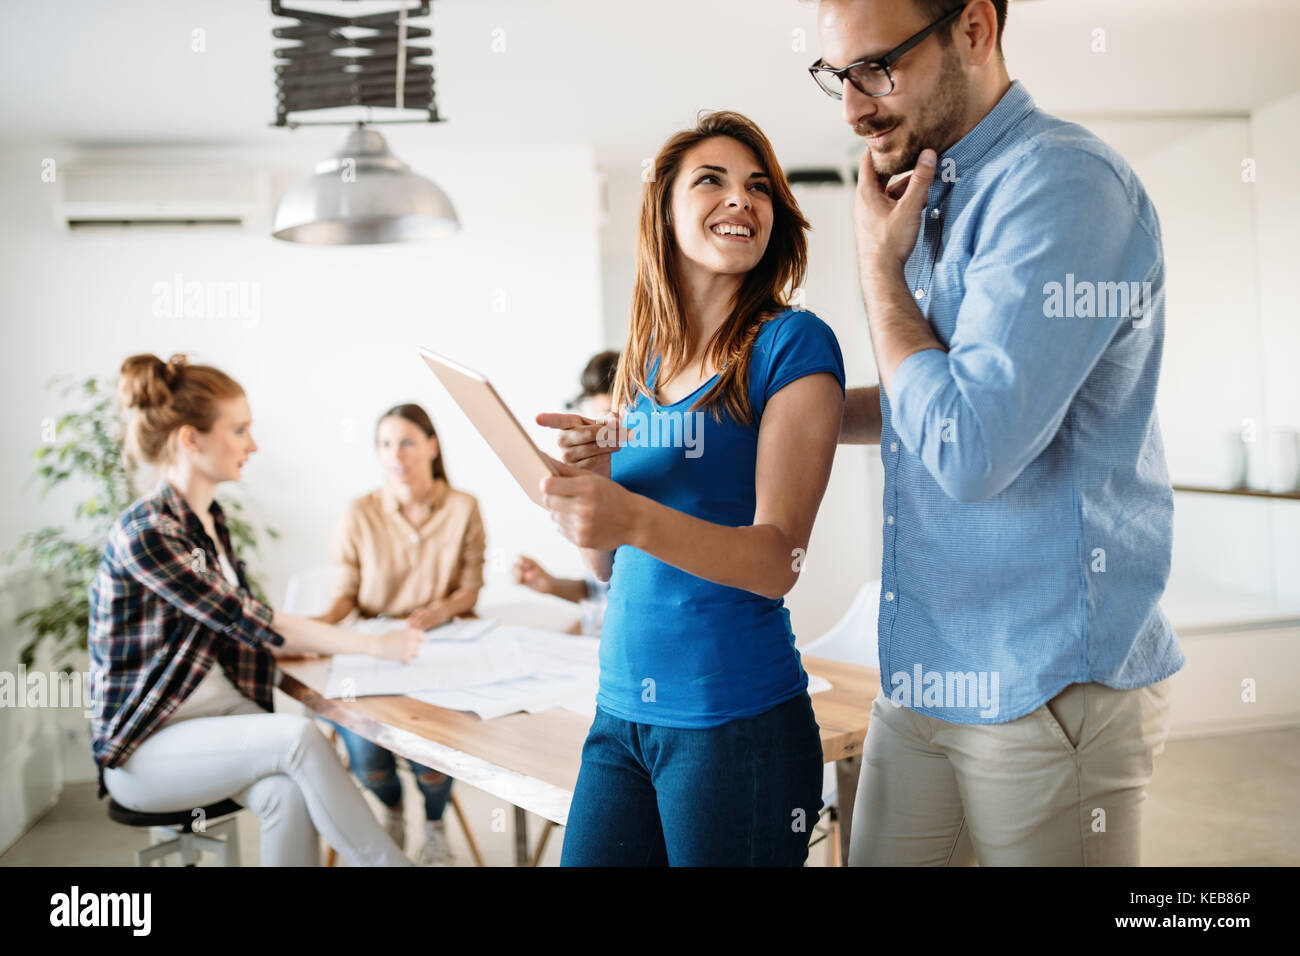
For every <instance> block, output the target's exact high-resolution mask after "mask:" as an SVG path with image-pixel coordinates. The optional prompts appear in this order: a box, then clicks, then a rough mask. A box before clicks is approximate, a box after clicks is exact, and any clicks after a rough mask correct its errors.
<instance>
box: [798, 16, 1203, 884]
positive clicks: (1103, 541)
mask: <svg viewBox="0 0 1300 956" xmlns="http://www.w3.org/2000/svg"><path fill="white" fill-rule="evenodd" d="M1006 7H1007V4H1006V0H972V2H969V3H966V4H954V3H953V0H821V2H820V4H819V6H818V29H819V33H820V37H821V46H822V58H821V59H819V60H818V61H817V62H816V63H814V64H813V66H812V68H811V72H812V76H813V79H815V80H816V82H817V84H818V86H819V87H820V88H821V90H822V91H823V92H824V93H827V94H829V95H830V96H831V97H833V98H835V99H838V100H840V101H841V102H842V104H843V119H844V120H845V121H846V122H847V123H849V125H850V126H852V127H853V130H854V132H855V133H857V134H858V135H860V136H862V137H864V138H865V139H866V146H867V149H866V152H865V154H864V156H863V160H862V165H861V168H860V170H859V176H858V186H857V190H856V197H855V201H854V228H855V233H856V236H857V246H858V257H859V271H860V277H861V286H862V295H863V300H864V302H865V305H866V310H867V315H868V322H869V326H870V333H871V342H872V346H873V351H874V353H875V359H876V365H877V369H878V371H879V375H880V386H879V387H878V388H862V389H852V390H850V391H849V394H848V402H847V404H846V407H845V413H844V423H843V427H842V433H841V441H844V442H849V443H873V444H874V443H877V442H878V443H880V446H881V449H880V450H881V458H882V461H883V463H884V470H885V488H884V515H885V518H884V557H883V566H882V570H881V577H882V583H881V594H880V618H879V621H880V623H879V646H880V667H881V687H882V690H881V694H880V696H879V697H877V699H876V701H875V703H874V704H873V706H872V711H871V724H870V730H869V731H868V734H867V741H866V747H865V754H864V760H863V765H862V779H861V782H860V784H859V788H858V791H857V802H856V806H855V809H854V814H853V824H852V849H851V852H850V863H851V864H856V865H875V864H931V865H952V864H960V863H968V862H970V858H971V855H972V851H973V855H974V857H976V858H977V859H978V862H979V863H980V864H982V865H986V866H987V865H1001V864H1012V865H1024V864H1028V865H1124V864H1130V865H1132V864H1136V863H1137V862H1138V849H1139V824H1140V807H1141V803H1142V801H1143V799H1144V797H1145V791H1146V786H1147V782H1148V780H1149V779H1150V776H1151V771H1152V760H1153V757H1154V756H1155V754H1157V753H1159V752H1160V751H1161V750H1162V749H1163V747H1164V742H1165V739H1166V737H1167V735H1168V726H1169V678H1170V675H1172V674H1173V673H1174V672H1176V671H1177V670H1178V669H1179V668H1181V667H1182V665H1183V663H1184V657H1183V654H1182V651H1181V649H1180V648H1179V645H1178V639H1177V636H1176V635H1175V634H1174V632H1173V629H1172V628H1171V627H1170V625H1169V622H1168V620H1167V619H1166V618H1165V617H1164V615H1163V614H1162V613H1161V611H1160V609H1159V607H1158V601H1159V599H1160V596H1161V594H1162V592H1163V590H1164V587H1165V583H1166V581H1167V579H1168V574H1169V565H1170V552H1171V540H1172V515H1173V494H1172V490H1171V488H1170V485H1169V478H1168V474H1167V471H1166V468H1165V458H1164V450H1163V446H1162V444H1161V440H1160V432H1159V427H1158V424H1157V421H1156V413H1155V394H1156V382H1157V378H1158V376H1159V371H1160V356H1161V349H1162V344H1163V338H1164V260H1163V253H1162V249H1161V240H1160V226H1159V222H1158V220H1157V218H1156V213H1155V210H1154V208H1153V207H1152V205H1151V202H1150V200H1149V199H1148V197H1147V195H1146V192H1145V191H1144V190H1143V188H1142V185H1141V183H1140V182H1138V179H1137V177H1136V176H1135V175H1134V173H1133V171H1132V170H1131V169H1130V168H1129V166H1128V165H1127V164H1126V163H1125V162H1124V160H1123V159H1122V158H1120V156H1119V155H1118V154H1117V153H1116V152H1115V151H1114V150H1113V149H1111V148H1110V147H1108V146H1106V145H1105V144H1104V143H1102V142H1101V141H1100V140H1098V139H1097V138H1096V137H1095V136H1093V135H1091V134H1090V133H1088V132H1087V131H1086V130H1084V129H1083V128H1081V127H1079V126H1076V125H1074V124H1070V123H1064V122H1062V121H1060V120H1058V119H1055V118H1054V117H1052V116H1049V115H1048V114H1046V113H1044V112H1042V111H1041V110H1039V109H1037V108H1036V107H1035V105H1034V102H1033V100H1032V99H1031V98H1030V96H1029V94H1028V92H1027V91H1026V90H1025V89H1024V87H1023V86H1022V85H1021V84H1020V83H1019V82H1018V81H1017V82H1012V81H1011V79H1010V76H1009V74H1008V73H1007V68H1006V64H1005V62H1004V60H1003V56H1002V50H1001V37H1002V30H1003V27H1004V25H1005V20H1006ZM900 174H910V176H909V177H908V178H906V181H905V182H904V181H902V180H903V177H901V176H900ZM894 177H899V179H898V180H896V181H894V182H892V183H891V182H890V180H891V179H893V178H894Z"/></svg>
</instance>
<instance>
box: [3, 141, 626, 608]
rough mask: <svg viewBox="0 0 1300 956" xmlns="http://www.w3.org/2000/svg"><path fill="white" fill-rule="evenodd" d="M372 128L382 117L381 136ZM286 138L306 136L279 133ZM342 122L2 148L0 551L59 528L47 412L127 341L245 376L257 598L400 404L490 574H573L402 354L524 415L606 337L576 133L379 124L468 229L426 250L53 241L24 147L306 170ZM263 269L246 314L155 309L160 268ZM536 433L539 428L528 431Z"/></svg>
mask: <svg viewBox="0 0 1300 956" xmlns="http://www.w3.org/2000/svg"><path fill="white" fill-rule="evenodd" d="M386 132H387V131H386ZM295 135H301V134H295ZM335 138H341V134H340V133H337V132H332V133H329V134H320V133H316V134H315V139H314V140H313V141H312V142H310V143H307V144H304V142H303V141H302V140H301V139H297V138H295V139H292V140H291V139H290V138H289V134H288V133H286V140H285V145H284V147H283V148H282V149H280V150H277V151H275V152H250V151H248V150H242V151H237V150H223V151H214V150H203V151H198V150H188V151H187V150H182V149H162V148H159V149H148V150H141V149H137V150H131V151H127V150H119V151H102V150H101V151H98V152H87V151H78V150H75V149H54V150H45V151H42V152H37V151H32V150H21V149H10V150H7V151H5V152H3V153H0V169H2V170H3V175H2V176H0V197H2V205H3V208H4V209H5V229H4V233H3V237H2V238H0V285H2V286H3V288H4V290H5V292H4V305H5V316H6V317H5V320H4V321H5V333H6V348H5V350H4V355H3V358H2V359H0V362H3V366H2V369H3V375H4V381H5V394H6V397H7V400H8V401H7V407H6V409H5V412H6V413H5V415H4V416H3V422H2V423H0V428H2V429H3V432H2V434H3V437H4V445H5V447H6V448H8V449H9V450H10V451H9V454H7V455H5V456H4V460H3V462H0V490H3V494H4V498H5V500H6V501H9V502H11V505H10V506H9V507H6V508H5V509H3V512H0V545H3V546H4V547H5V548H6V549H7V548H8V547H10V546H12V544H14V543H15V542H16V541H17V539H18V537H19V535H20V534H21V533H22V532H24V531H27V530H31V529H34V528H36V527H38V526H40V525H41V524H44V523H66V521H67V517H66V516H67V514H68V511H69V508H68V502H69V500H70V496H69V495H63V496H56V497H54V498H52V499H51V500H50V501H48V502H45V503H42V502H40V501H39V500H38V496H37V493H36V490H35V488H34V487H32V486H27V485H26V482H27V479H28V476H29V475H30V474H31V472H32V470H33V468H32V462H31V460H30V459H29V458H28V457H27V456H28V453H29V451H30V450H31V449H33V448H35V447H36V446H37V445H38V443H39V441H40V435H41V422H42V420H43V419H44V418H46V417H47V416H56V415H57V414H58V413H59V412H60V411H61V410H62V406H61V405H60V404H59V403H58V402H57V401H55V400H54V399H53V398H52V397H51V396H50V393H48V392H46V391H45V389H44V388H43V384H44V382H45V381H46V379H47V378H49V377H50V376H52V375H56V374H71V375H75V376H85V375H90V374H113V373H115V372H116V370H117V368H118V366H119V365H120V363H121V361H122V359H123V358H124V357H126V356H127V355H129V354H131V353H134V352H140V351H152V352H155V353H157V354H159V355H161V356H163V357H166V356H167V355H168V354H170V353H171V352H175V351H186V352H189V353H191V354H192V356H193V359H194V360H196V361H203V362H210V363H212V364H215V365H217V366H218V367H220V368H222V369H224V370H226V371H228V372H229V373H230V374H232V375H233V376H234V377H235V378H236V379H238V380H239V381H240V383H241V384H242V385H243V386H244V388H245V389H246V391H247V393H248V396H249V400H250V403H251V406H252V410H253V416H254V425H253V434H254V437H255V438H256V440H257V442H258V443H259V445H260V446H261V450H260V451H259V452H258V453H257V454H256V455H254V456H253V458H252V460H251V461H250V463H249V465H248V466H247V467H246V469H245V476H244V481H243V482H242V484H243V486H244V488H243V490H244V491H246V492H247V494H248V496H249V497H250V498H251V500H252V501H253V502H254V504H255V506H256V510H257V513H259V514H260V515H261V516H263V518H264V519H265V520H266V521H267V522H268V523H270V524H272V525H273V526H274V527H275V528H276V529H278V530H279V531H280V533H281V535H282V538H281V540H280V541H279V542H277V543H269V542H268V543H267V546H266V547H265V549H264V552H263V554H262V556H261V557H260V558H258V559H255V560H254V561H252V562H251V563H252V564H254V566H255V568H256V569H257V570H258V571H260V572H262V573H263V576H264V579H265V580H266V581H267V583H268V584H269V587H270V593H271V595H272V597H273V600H277V601H278V600H279V599H280V597H281V596H282V595H283V593H284V585H285V582H286V580H287V577H288V575H289V574H290V573H292V572H293V571H294V570H296V569H299V568H303V567H309V566H314V565H318V564H321V563H327V562H328V550H327V549H328V544H329V540H330V535H331V532H332V530H333V527H334V524H335V521H336V520H337V518H338V515H339V512H340V509H341V508H342V506H343V504H344V502H345V501H347V500H348V499H349V498H351V497H354V496H356V495H358V494H361V493H363V492H365V491H367V490H369V489H371V488H373V487H375V486H376V485H377V484H378V483H379V482H380V477H381V476H380V472H379V469H378V465H377V463H376V460H375V457H374V453H373V444H372V436H373V428H374V424H375V419H376V417H377V416H378V415H379V414H380V412H382V411H383V409H385V408H386V407H388V406H390V405H392V404H395V403H397V402H401V401H416V402H420V403H421V404H423V405H424V406H425V408H426V409H427V410H428V411H429V413H430V414H431V415H432V417H433V419H434V423H435V425H436V426H437V427H438V429H439V433H440V436H441V438H442V442H443V447H444V449H445V452H446V457H447V464H448V470H449V473H450V477H451V479H452V482H453V484H455V485H456V486H458V487H460V488H462V489H464V490H466V491H469V492H471V493H472V494H474V495H476V496H477V497H478V499H479V502H480V505H481V507H482V509H483V514H484V520H485V523H486V527H487V535H488V546H489V558H490V562H489V568H488V572H487V573H488V577H489V581H490V582H491V581H494V580H495V581H504V580H505V579H506V577H507V575H508V568H509V564H510V563H511V562H512V561H513V556H514V555H515V554H516V553H517V552H519V551H521V550H522V551H525V552H527V553H530V554H532V555H534V556H536V557H537V558H538V559H539V560H542V561H543V562H545V563H546V564H548V565H550V566H553V567H554V568H555V569H556V570H558V571H560V572H576V571H577V570H578V569H579V566H580V563H579V559H578V557H577V554H576V552H575V550H574V549H573V548H572V547H571V546H569V545H568V543H567V542H566V541H564V540H563V539H562V538H561V537H560V536H559V535H558V533H557V532H556V530H555V527H554V525H553V523H552V522H551V520H550V519H549V518H548V517H547V516H546V515H545V513H544V512H542V511H541V510H540V509H538V508H536V506H534V505H533V504H532V503H531V502H530V501H529V500H528V499H527V498H526V497H525V496H524V494H523V492H522V491H521V490H520V489H519V488H518V487H517V486H516V485H515V484H514V483H513V481H512V479H511V478H510V477H509V475H508V473H507V472H506V471H505V469H504V468H503V467H502V466H501V465H500V464H499V463H498V462H497V460H496V458H495V457H494V456H493V455H492V453H491V452H490V451H489V450H488V448H487V446H486V444H485V443H484V442H483V441H482V439H481V438H480V437H479V436H478V434H477V433H476V432H475V431H474V430H473V428H472V427H471V426H470V425H469V424H468V422H467V420H466V419H465V418H464V416H463V415H461V414H460V412H459V410H458V409H457V408H456V407H455V405H454V404H453V403H452V401H451V399H450V398H449V397H448V396H447V395H446V393H445V392H444V391H443V389H442V387H441V385H440V384H438V382H437V381H436V380H435V379H434V378H433V377H432V375H431V374H430V373H429V372H428V370H427V369H426V368H425V366H424V365H423V363H422V362H421V361H420V360H419V359H418V357H417V356H416V353H415V346H416V345H417V344H424V345H429V346H431V347H434V348H436V349H438V350H440V351H442V352H445V353H447V354H449V355H451V356H454V357H456V358H458V359H460V360H461V361H463V362H464V363H466V364H468V365H471V366H474V367H477V368H479V369H481V370H482V371H484V372H486V373H487V374H488V375H489V376H490V377H491V378H492V380H493V381H494V383H495V384H496V385H497V387H498V389H499V390H500V391H501V393H502V395H503V396H504V397H505V399H506V401H507V402H508V403H509V404H510V405H511V406H512V407H513V408H514V409H515V411H516V413H517V414H518V416H519V417H520V418H521V420H525V421H531V418H532V415H533V414H535V413H536V412H539V411H543V410H555V409H559V408H560V407H561V404H562V402H563V400H564V399H566V398H569V397H571V396H572V394H573V393H574V391H575V382H576V380H577V376H578V374H579V372H580V371H581V369H582V366H583V364H584V363H585V362H586V360H587V358H588V357H589V355H590V354H591V353H592V352H594V351H596V350H597V349H598V348H599V347H601V345H602V340H601V329H600V295H601V291H600V290H601V283H600V268H599V249H598V240H597V209H596V190H595V176H594V167H593V163H592V158H591V151H590V149H589V148H588V147H586V146H544V147H533V146H527V145H524V146H512V147H491V148H487V147H484V148H463V147H462V148H447V149H435V148H432V147H430V146H428V145H427V140H424V139H421V138H420V134H418V133H412V132H406V131H401V132H400V133H394V134H392V135H389V139H390V142H391V144H392V146H393V149H394V152H395V153H396V154H397V155H398V156H400V157H401V158H402V159H403V160H405V161H406V162H408V163H410V164H411V166H412V167H413V168H414V169H416V170H417V171H419V172H422V173H425V174H426V175H429V176H431V177H432V178H433V179H434V180H435V181H436V182H438V183H439V185H441V186H442V187H443V189H444V190H446V192H447V193H448V194H449V195H450V196H451V198H452V200H453V202H454V203H455V205H456V208H457V210H458V212H459V215H460V218H461V221H462V226H463V228H462V231H461V232H460V233H459V234H458V235H456V236H454V237H452V238H450V239H447V240H444V241H442V242H440V243H437V244H430V245H377V246H368V247H366V246H362V247H343V248H327V247H311V246H296V245H293V244H289V243H282V242H279V241H277V240H273V239H271V238H269V236H267V235H265V234H248V233H244V232H239V231H222V230H217V231H211V230H206V229H195V230H189V231H186V230H179V231H178V230H174V229H173V230H169V231H157V230H153V231H149V230H138V231H130V232H123V231H112V232H96V233H93V234H83V233H77V234H68V233H66V232H61V231H59V230H58V229H56V228H55V227H54V226H53V225H52V214H51V187H50V186H48V185H45V184H43V183H42V182H41V180H40V176H39V173H40V162H41V160H42V158H44V157H45V156H52V157H53V158H55V159H56V160H58V162H59V163H60V165H66V164H68V163H72V162H87V163H90V162H95V163H99V162H109V161H123V162H125V161H140V160H141V159H144V160H147V161H150V162H184V161H187V160H188V161H202V162H205V163H209V164H212V163H224V162H229V163H238V164H253V165H257V166H261V167H267V168H274V169H279V170H284V171H287V172H288V173H290V174H292V175H302V174H306V173H307V172H308V171H309V170H310V167H311V165H312V163H314V162H315V161H316V160H318V159H320V158H322V157H323V156H324V155H326V154H328V153H330V152H332V151H333V149H334V148H335V147H336V145H337V143H336V142H334V139H335ZM178 273H179V274H181V275H182V276H183V277H184V279H185V280H186V281H191V280H198V281H204V282H208V281H238V282H249V283H257V284H258V288H259V289H260V309H259V315H258V317H257V321H256V322H249V321H244V320H241V319H239V318H218V317H207V318H159V317H156V316H155V314H154V313H153V310H152V305H153V302H154V286H155V284H156V283H160V282H163V283H166V282H171V281H172V278H173V276H174V275H175V274H178ZM533 430H534V432H535V433H539V434H538V437H539V440H540V441H542V442H544V444H543V447H544V448H547V449H552V448H553V447H554V442H553V439H551V438H550V436H549V435H546V434H545V433H544V432H545V430H544V429H539V428H536V427H535V426H534V428H533Z"/></svg>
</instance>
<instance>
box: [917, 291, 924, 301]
mask: <svg viewBox="0 0 1300 956" xmlns="http://www.w3.org/2000/svg"><path fill="white" fill-rule="evenodd" d="M916 297H917V298H918V299H924V298H925V290H924V289H917V290H916Z"/></svg>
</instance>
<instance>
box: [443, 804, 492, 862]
mask: <svg viewBox="0 0 1300 956" xmlns="http://www.w3.org/2000/svg"><path fill="white" fill-rule="evenodd" d="M451 809H452V811H453V812H454V813H455V814H456V819H457V820H459V821H460V831H461V833H463V834H465V842H466V843H468V844H469V852H470V853H471V854H472V855H473V857H474V865H475V866H483V865H484V864H483V854H482V853H479V851H478V844H477V843H476V842H475V841H474V834H473V833H471V832H470V830H469V821H468V820H466V819H465V811H463V810H462V809H461V808H460V801H459V800H457V799H456V794H454V793H453V794H452V795H451Z"/></svg>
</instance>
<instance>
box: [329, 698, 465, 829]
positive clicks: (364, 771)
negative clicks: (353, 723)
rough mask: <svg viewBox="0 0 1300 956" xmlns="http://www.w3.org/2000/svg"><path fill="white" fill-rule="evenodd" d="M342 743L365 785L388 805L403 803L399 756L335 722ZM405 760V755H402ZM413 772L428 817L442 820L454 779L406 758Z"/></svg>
mask: <svg viewBox="0 0 1300 956" xmlns="http://www.w3.org/2000/svg"><path fill="white" fill-rule="evenodd" d="M330 723H331V724H334V726H335V727H336V728H338V732H339V737H341V738H342V739H343V746H345V747H347V749H348V762H349V763H350V764H351V765H352V772H353V773H354V774H356V776H357V779H358V780H360V781H361V783H362V784H364V785H365V788H366V789H367V790H369V791H370V792H371V793H373V794H374V795H375V796H376V797H378V798H379V800H380V802H381V803H383V805H384V806H386V807H395V806H397V805H398V804H399V803H401V802H402V781H401V780H400V779H399V778H398V776H397V757H396V756H395V755H394V754H393V753H392V751H389V750H385V749H384V748H383V747H381V746H379V744H377V743H375V742H374V741H371V740H367V739H366V738H365V737H362V736H361V735H360V734H357V733H354V732H353V731H351V730H348V729H347V728H346V727H343V726H340V725H339V724H335V723H334V721H330ZM403 759H405V758H403ZM406 762H407V763H409V764H410V765H411V772H412V773H414V774H415V782H416V785H417V786H419V788H420V793H422V794H424V814H425V817H426V818H427V819H430V820H441V819H442V812H443V810H445V809H446V808H447V801H448V799H450V797H451V784H452V778H451V777H449V776H447V775H446V774H444V773H441V772H439V771H437V770H430V769H429V768H428V767H425V766H422V765H420V764H418V763H416V762H415V761H414V760H407V761H406Z"/></svg>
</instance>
